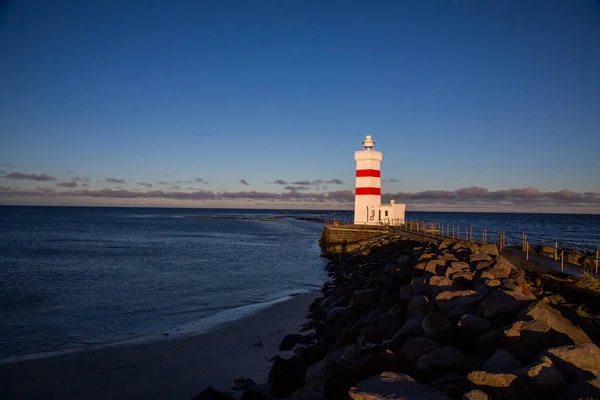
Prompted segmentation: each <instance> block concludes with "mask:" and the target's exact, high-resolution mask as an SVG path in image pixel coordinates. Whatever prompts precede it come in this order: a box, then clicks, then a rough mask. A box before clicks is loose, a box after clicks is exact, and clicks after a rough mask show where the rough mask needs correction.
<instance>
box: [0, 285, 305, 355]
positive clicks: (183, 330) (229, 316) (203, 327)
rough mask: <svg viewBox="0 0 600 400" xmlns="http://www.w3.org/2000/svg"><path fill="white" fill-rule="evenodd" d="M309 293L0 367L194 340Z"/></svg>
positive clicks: (286, 293)
mask: <svg viewBox="0 0 600 400" xmlns="http://www.w3.org/2000/svg"><path fill="white" fill-rule="evenodd" d="M309 292H311V290H308V289H297V290H292V289H289V290H283V291H280V292H277V293H276V294H275V295H276V296H277V298H275V300H271V301H267V302H263V303H255V304H248V305H245V306H240V307H235V308H229V309H226V310H223V311H219V312H217V313H216V314H213V315H210V316H207V317H204V318H201V319H199V320H197V321H193V322H188V323H186V324H183V325H180V326H178V327H176V328H174V329H171V330H168V331H164V332H161V333H153V334H148V335H143V336H138V337H135V338H131V339H125V340H119V341H117V342H111V343H102V344H94V345H89V346H85V347H78V348H75V349H66V350H57V351H48V352H43V353H32V354H26V355H21V356H15V357H8V358H0V365H3V364H16V363H21V362H24V361H29V360H36V359H40V358H47V357H55V356H60V355H63V354H72V353H81V352H85V351H90V350H97V349H104V348H108V347H118V346H136V345H141V344H148V343H152V342H158V341H166V340H175V339H181V338H183V337H189V336H196V335H200V334H203V333H207V332H210V331H213V330H215V329H217V328H218V327H220V326H221V325H223V324H226V323H228V322H233V321H237V320H240V319H243V318H246V317H249V316H251V315H253V314H256V313H257V312H259V311H262V310H264V309H267V308H269V307H271V306H273V305H275V304H278V303H281V302H284V301H287V300H290V299H291V298H293V297H294V296H296V295H298V294H302V293H309Z"/></svg>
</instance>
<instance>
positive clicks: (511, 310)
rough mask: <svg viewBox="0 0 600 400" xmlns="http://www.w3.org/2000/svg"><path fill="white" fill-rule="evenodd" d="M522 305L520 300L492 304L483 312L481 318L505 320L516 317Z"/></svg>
mask: <svg viewBox="0 0 600 400" xmlns="http://www.w3.org/2000/svg"><path fill="white" fill-rule="evenodd" d="M522 305H523V302H522V301H520V300H508V301H502V302H498V303H493V304H491V305H490V306H489V307H487V308H486V309H485V310H484V311H483V316H484V317H485V318H487V319H490V320H494V319H496V318H502V319H507V318H510V317H511V316H514V315H517V313H518V312H519V310H520V309H521V306H522Z"/></svg>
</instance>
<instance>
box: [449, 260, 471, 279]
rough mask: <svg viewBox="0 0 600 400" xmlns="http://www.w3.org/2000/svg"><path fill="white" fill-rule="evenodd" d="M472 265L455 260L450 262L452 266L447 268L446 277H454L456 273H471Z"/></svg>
mask: <svg viewBox="0 0 600 400" xmlns="http://www.w3.org/2000/svg"><path fill="white" fill-rule="evenodd" d="M470 272H471V267H470V266H469V264H467V263H466V262H462V261H454V262H451V263H450V266H449V267H448V268H447V269H446V274H445V276H446V278H448V279H454V276H455V275H456V274H462V273H470Z"/></svg>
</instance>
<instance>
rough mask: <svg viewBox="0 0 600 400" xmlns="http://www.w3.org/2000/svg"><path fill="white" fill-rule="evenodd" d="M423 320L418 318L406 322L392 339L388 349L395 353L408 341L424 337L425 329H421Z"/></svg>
mask: <svg viewBox="0 0 600 400" xmlns="http://www.w3.org/2000/svg"><path fill="white" fill-rule="evenodd" d="M423 319H424V318H423V317H416V318H411V319H409V320H408V321H406V322H405V323H404V325H402V328H400V330H399V331H398V332H396V334H395V335H394V337H392V340H390V342H389V344H388V349H389V350H390V351H392V352H394V353H395V352H396V351H398V350H399V349H400V348H401V347H402V346H403V345H404V343H405V342H406V341H407V340H408V339H410V338H414V337H418V336H422V335H423V328H421V324H422V323H423Z"/></svg>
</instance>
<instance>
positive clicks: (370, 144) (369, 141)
mask: <svg viewBox="0 0 600 400" xmlns="http://www.w3.org/2000/svg"><path fill="white" fill-rule="evenodd" d="M362 144H363V148H364V150H373V148H374V146H375V141H374V140H373V138H372V137H371V135H367V137H366V138H365V140H364V141H363V142H362Z"/></svg>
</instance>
